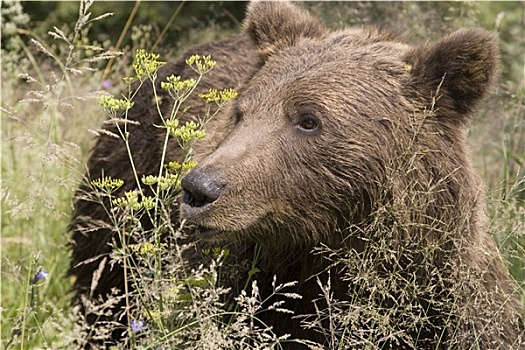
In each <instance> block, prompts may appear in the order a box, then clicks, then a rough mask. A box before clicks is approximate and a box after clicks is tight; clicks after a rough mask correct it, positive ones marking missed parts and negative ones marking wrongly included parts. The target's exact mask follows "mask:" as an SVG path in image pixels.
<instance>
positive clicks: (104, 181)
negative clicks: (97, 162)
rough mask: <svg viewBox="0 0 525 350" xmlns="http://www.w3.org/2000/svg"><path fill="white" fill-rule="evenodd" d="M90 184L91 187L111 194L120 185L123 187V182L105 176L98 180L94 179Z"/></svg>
mask: <svg viewBox="0 0 525 350" xmlns="http://www.w3.org/2000/svg"><path fill="white" fill-rule="evenodd" d="M91 184H92V185H93V186H96V187H98V188H99V189H101V190H103V191H106V192H107V193H113V192H115V191H116V190H118V189H119V188H120V187H122V185H124V181H123V180H121V179H113V178H111V176H106V177H103V178H100V179H96V180H93V181H91Z"/></svg>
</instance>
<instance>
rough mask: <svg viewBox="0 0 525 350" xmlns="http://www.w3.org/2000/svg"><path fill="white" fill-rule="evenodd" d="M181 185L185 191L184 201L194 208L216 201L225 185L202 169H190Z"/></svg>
mask: <svg viewBox="0 0 525 350" xmlns="http://www.w3.org/2000/svg"><path fill="white" fill-rule="evenodd" d="M181 186H182V190H183V191H184V196H183V199H182V200H183V202H184V203H185V204H187V205H189V206H191V207H194V208H199V207H203V206H205V205H207V204H210V203H213V202H215V201H216V200H217V198H219V196H220V194H221V192H222V189H223V187H224V186H223V185H221V184H220V183H218V182H217V181H216V180H214V179H213V178H212V177H210V176H209V175H207V174H205V173H203V172H200V171H190V172H189V173H188V174H187V175H186V176H184V178H183V179H182V182H181Z"/></svg>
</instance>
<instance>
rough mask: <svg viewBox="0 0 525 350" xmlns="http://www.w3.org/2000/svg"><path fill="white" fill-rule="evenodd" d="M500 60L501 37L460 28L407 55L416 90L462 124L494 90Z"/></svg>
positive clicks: (439, 113) (480, 30)
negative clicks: (492, 89) (499, 46)
mask: <svg viewBox="0 0 525 350" xmlns="http://www.w3.org/2000/svg"><path fill="white" fill-rule="evenodd" d="M498 61H499V55H498V41H497V38H496V37H495V35H493V34H492V33H490V32H489V31H486V30H484V29H460V30H458V31H456V32H454V33H452V34H450V35H448V36H446V37H444V38H442V39H440V40H438V41H437V42H435V43H431V44H426V45H422V46H419V47H416V48H414V49H412V50H411V51H410V52H409V53H408V54H407V55H406V56H405V62H406V64H407V70H409V71H410V73H411V82H412V87H411V89H415V90H412V91H417V94H418V95H419V96H420V97H421V98H422V99H423V100H425V101H427V102H425V103H426V104H427V106H428V105H432V106H433V108H434V109H436V108H437V109H438V110H441V112H439V111H438V115H439V116H440V117H445V116H446V117H447V118H449V119H453V120H455V121H456V122H460V123H463V122H465V121H466V120H467V117H468V115H469V114H470V112H471V111H472V110H473V108H474V107H475V106H476V104H477V103H478V102H479V101H480V100H481V99H482V98H483V97H484V96H485V95H486V94H487V93H488V92H489V91H490V89H491V88H492V85H493V83H494V82H495V80H496V76H497V71H498ZM443 110H444V111H443ZM454 112H455V113H454Z"/></svg>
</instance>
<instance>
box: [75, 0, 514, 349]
mask: <svg viewBox="0 0 525 350" xmlns="http://www.w3.org/2000/svg"><path fill="white" fill-rule="evenodd" d="M245 28H246V31H247V33H248V34H249V36H250V37H251V39H252V40H253V42H255V43H256V45H257V49H256V48H255V47H254V46H252V45H253V44H251V43H250V42H248V41H246V40H245V39H243V38H244V37H235V38H232V39H227V40H226V41H222V42H217V43H213V44H210V45H208V46H202V47H199V48H198V49H197V52H203V53H210V54H212V55H213V57H214V58H215V59H217V61H218V63H217V66H218V68H217V70H216V71H213V72H214V73H213V74H212V75H210V76H208V78H207V79H208V80H207V81H208V82H210V83H213V85H214V86H234V87H237V88H239V91H240V95H239V98H238V99H237V100H236V101H235V103H234V105H233V106H232V108H231V109H230V110H228V111H225V112H224V113H222V114H221V115H219V116H218V118H216V119H215V120H214V121H213V122H212V123H211V124H209V125H208V127H207V130H208V132H209V134H210V136H211V137H210V138H209V139H207V141H206V143H205V144H204V145H203V146H201V147H200V148H198V149H196V155H195V159H196V160H197V161H199V165H198V166H197V168H195V169H194V170H193V171H192V172H191V173H190V174H189V175H188V176H187V177H186V178H185V179H184V180H183V188H184V189H185V192H186V198H185V203H184V204H182V205H181V215H182V217H183V218H185V219H187V220H188V222H189V223H192V224H194V225H196V227H197V231H196V232H195V234H194V236H193V237H194V238H196V240H197V242H196V247H197V248H198V247H200V246H203V245H204V246H209V245H214V244H218V245H221V246H228V247H229V248H230V249H231V250H232V253H233V254H232V255H236V256H237V257H239V258H244V259H248V260H249V261H251V259H252V255H253V251H254V249H255V248H254V247H255V245H258V246H259V247H261V252H262V256H261V259H260V261H259V269H260V270H261V272H260V273H258V274H257V275H256V276H255V277H256V278H257V280H258V285H259V287H260V289H261V294H262V295H263V297H264V295H268V294H269V293H270V292H271V280H272V278H273V276H274V275H277V278H278V280H280V281H294V280H296V281H299V284H298V286H297V287H296V288H295V290H294V291H295V292H297V293H299V294H301V295H303V298H302V299H301V300H294V301H291V302H289V303H288V304H287V307H288V308H290V309H291V310H293V311H294V312H295V313H296V314H303V315H305V314H306V315H307V314H314V313H315V307H314V305H313V303H312V301H313V300H314V299H317V297H318V295H319V289H318V287H317V282H316V279H315V278H311V276H313V275H317V276H318V277H319V278H320V279H321V281H323V282H326V279H327V274H328V273H330V276H331V284H332V292H333V293H334V296H335V297H336V298H337V299H339V300H341V301H346V302H350V301H352V302H353V303H354V304H350V306H348V315H353V313H354V312H358V311H356V310H358V309H359V307H360V306H363V307H365V308H366V307H371V308H374V307H375V306H377V305H380V306H381V307H378V308H377V310H375V311H374V310H373V311H374V312H377V314H379V315H383V316H385V314H388V315H390V317H393V319H392V324H393V326H392V327H393V331H392V334H394V333H395V335H394V336H392V337H390V338H384V339H381V340H377V339H376V340H375V343H374V346H377V347H379V348H396V349H408V348H414V347H415V348H417V349H422V348H429V349H430V348H432V349H435V348H438V345H439V348H440V349H449V348H453V349H470V348H471V347H472V346H474V344H478V345H479V347H480V348H482V349H520V348H522V347H523V344H524V343H523V341H524V340H523V338H522V337H523V323H522V320H521V317H522V306H521V305H520V304H519V302H518V300H517V298H516V295H517V294H516V293H517V291H516V288H515V286H514V285H513V283H512V281H511V280H510V278H509V276H508V273H507V272H506V271H505V268H504V265H503V263H502V262H501V259H500V257H499V255H498V252H497V249H496V248H495V246H494V243H493V241H492V240H491V238H490V237H489V236H488V234H487V233H486V227H485V226H486V223H485V221H486V219H485V214H484V212H483V205H484V204H483V203H484V200H483V195H482V192H483V191H482V184H481V181H480V180H479V178H478V177H477V175H476V174H475V171H474V169H473V167H472V166H471V164H470V161H469V159H468V152H467V150H466V144H465V139H464V133H465V126H466V125H467V123H468V120H469V118H470V116H471V113H472V111H473V110H474V108H475V106H476V104H477V103H478V102H479V101H480V100H481V99H482V98H483V97H484V96H486V95H487V94H488V92H489V90H490V89H491V86H492V84H493V83H494V81H495V79H496V75H497V64H498V53H497V41H496V39H495V38H494V36H493V35H492V34H490V33H488V32H487V31H485V30H481V29H462V30H458V31H456V32H454V33H452V34H450V35H448V36H446V37H444V38H442V39H440V40H438V41H437V42H434V43H428V44H424V45H418V46H412V45H409V44H406V43H403V42H401V41H399V40H397V39H394V38H392V37H391V36H390V35H387V34H383V33H379V32H378V31H376V30H360V29H352V30H345V31H338V32H328V31H327V30H326V29H324V27H323V26H322V25H321V24H319V23H318V22H317V21H316V20H315V19H314V18H312V17H311V16H309V15H308V14H306V13H304V12H303V11H301V10H299V9H298V8H297V7H295V6H293V5H291V4H288V3H281V2H255V3H252V4H251V5H250V6H249V9H248V13H247V16H246V21H245ZM256 51H257V52H256ZM231 62H235V64H231ZM172 70H177V72H182V73H177V74H182V75H184V74H187V71H186V70H185V68H183V67H182V66H181V64H180V63H178V64H176V65H174V66H170V67H168V68H165V69H163V71H162V75H168V74H171V71H172ZM202 88H207V86H203V87H202ZM139 98H140V100H138V101H136V105H137V106H136V107H134V108H133V109H132V113H133V114H132V118H135V119H137V120H139V121H140V122H141V126H138V127H135V128H134V130H132V131H131V134H132V135H136V134H135V133H138V136H137V138H136V140H140V141H136V143H132V145H133V146H134V147H133V148H134V152H136V153H134V154H136V155H137V156H136V157H135V158H136V159H137V160H139V161H140V162H141V163H140V164H139V174H149V173H151V172H152V169H155V168H156V164H158V161H159V154H160V138H159V137H158V135H157V132H158V131H157V129H155V128H154V127H152V126H151V125H152V124H153V123H155V118H156V117H155V115H156V114H155V112H154V110H152V105H151V102H150V101H149V100H148V98H149V92H148V91H145V92H144V93H143V94H141V96H140V97H139ZM192 103H193V105H194V106H196V111H197V112H198V111H199V110H201V109H199V108H203V106H202V105H199V103H198V102H197V101H191V102H190V104H192ZM312 121H313V122H314V123H316V125H317V128H316V129H314V130H304V126H306V127H308V126H312V124H311V122H312ZM116 142H117V141H116V140H113V139H111V138H109V137H105V136H102V137H100V138H99V140H98V143H97V145H96V146H95V149H94V152H93V155H92V157H91V159H90V163H89V164H88V167H89V170H90V175H91V177H98V176H99V175H100V172H101V171H104V174H105V175H111V176H114V177H120V178H123V177H124V178H126V177H127V178H126V179H128V180H130V181H128V183H129V184H132V183H133V181H132V180H131V178H130V176H131V175H130V174H131V172H130V171H129V165H128V161H127V155H126V153H125V152H124V150H123V149H122V146H121V145H117V144H116ZM170 149H171V154H170V155H169V157H170V159H176V158H177V156H178V155H179V153H178V152H179V151H178V150H177V148H176V147H175V146H173V147H171V148H170ZM210 185H211V187H210ZM209 188H213V189H214V190H213V193H209V192H207V191H209ZM84 190H85V188H84ZM197 196H199V198H200V199H202V201H204V202H203V203H199V204H198V205H196V204H195V203H196V201H195V198H196V197H197ZM206 196H208V197H206ZM211 197H213V198H211ZM215 197H216V198H215ZM200 199H199V200H200ZM74 216H75V220H74V221H73V225H74V227H77V226H76V225H78V224H80V225H81V226H82V225H83V223H84V222H85V219H84V217H83V216H90V217H91V218H92V219H96V220H102V221H107V219H106V218H105V214H104V213H103V211H102V210H101V209H100V207H98V206H96V205H94V204H93V203H88V202H85V201H78V202H77V204H76V211H75V215H74ZM207 233H209V235H207ZM98 237H100V238H98ZM114 239H115V235H113V234H112V233H111V231H110V230H109V229H98V230H97V231H96V232H89V233H87V234H84V233H82V230H81V229H79V228H76V231H75V233H74V236H73V240H74V248H73V262H72V270H71V271H72V274H74V275H76V276H77V281H76V284H75V286H74V287H75V290H76V291H77V298H80V296H81V295H85V294H87V290H88V289H89V285H90V279H91V276H92V273H93V271H94V270H95V269H96V267H97V265H98V262H99V261H100V259H97V260H95V261H94V262H92V263H89V264H84V265H78V264H79V263H80V262H82V261H83V260H85V259H90V258H92V257H96V256H98V255H99V254H107V253H109V252H110V251H111V247H109V246H108V245H107V242H111V241H112V240H114ZM383 243H384V244H383ZM117 244H118V243H117ZM320 246H325V247H329V248H330V249H331V250H332V252H333V254H335V255H338V254H340V255H342V256H343V257H344V258H343V259H342V260H341V261H339V263H338V264H337V265H336V266H335V267H330V266H331V261H330V260H329V259H327V258H326V255H322V254H312V253H311V252H312V250H313V249H314V248H316V247H320ZM335 255H332V258H334V259H335ZM188 256H190V255H188ZM191 256H192V258H190V259H193V260H196V259H198V258H196V257H195V256H197V255H191ZM336 260H337V259H336ZM194 262H195V261H194ZM356 266H360V268H361V269H362V270H360V271H363V268H365V269H364V271H366V272H367V273H369V274H371V275H374V276H378V279H377V282H374V283H378V284H377V285H372V284H373V283H372V282H370V281H372V280H363V276H362V274H360V273H359V271H357V270H358V268H357V267H356ZM121 274H122V270H121V269H119V268H114V269H113V271H109V269H106V270H105V272H104V273H103V276H102V280H101V282H100V283H99V284H100V287H99V288H97V290H96V293H95V296H99V295H104V294H105V293H107V292H108V291H109V288H110V287H114V286H118V287H120V288H122V285H123V282H122V279H121V278H119V277H118V276H120V275H121ZM392 274H395V275H396V276H398V277H396V279H395V283H393V284H392V285H391V286H390V287H389V288H390V291H391V293H387V295H378V294H377V292H376V291H375V287H377V286H379V285H380V283H381V282H382V281H390V280H389V279H388V278H387V277H388V276H391V275H392ZM245 280H246V276H238V280H236V281H232V282H231V283H230V286H231V287H233V288H234V293H235V292H239V290H238V288H237V286H238V285H243V282H244V281H245ZM367 283H371V286H368V285H367ZM411 288H412V289H411ZM407 291H410V292H411V293H413V295H416V296H415V297H413V298H412V299H409V301H407V299H406V295H405V294H404V293H408V292H407ZM355 295H359V296H360V298H361V299H360V300H357V301H356V300H354V298H352V296H355ZM319 305H322V303H319ZM406 310H409V311H406ZM390 311H391V312H390ZM359 312H360V311H359ZM358 314H359V313H358ZM359 315H361V316H362V317H364V315H365V314H359ZM262 321H264V322H266V323H267V324H270V325H272V326H273V327H274V330H275V331H276V332H277V333H278V334H284V333H291V334H292V336H293V337H299V338H306V339H312V340H316V341H319V342H320V343H323V342H325V341H326V339H325V336H323V335H322V334H319V333H317V332H315V331H312V330H307V329H304V328H303V327H301V325H300V321H299V320H298V319H297V318H290V316H289V315H286V314H279V313H265V314H263V316H262ZM352 322H354V321H352ZM359 322H361V323H359ZM359 322H357V321H355V323H354V324H355V325H361V326H362V327H365V328H366V327H368V328H369V330H370V331H371V333H370V334H373V331H375V328H374V327H377V326H376V325H374V324H370V323H367V322H363V321H359ZM396 322H397V323H396ZM350 324H352V323H351V322H350ZM396 324H399V327H397V328H396V326H395V325H396ZM363 329H364V328H363ZM363 329H354V328H349V329H348V331H347V332H350V336H348V337H347V338H348V339H350V340H355V341H356V344H357V343H358V342H359V341H363V342H365V343H366V341H372V340H370V339H371V338H370V339H367V336H361V335H359V334H362V333H359V332H361V331H363ZM396 332H397V333H396ZM365 334H368V333H366V332H365ZM298 347H299V346H298V345H297V348H298ZM355 347H356V348H360V347H359V346H357V345H356V346H355ZM291 348H296V346H294V345H291Z"/></svg>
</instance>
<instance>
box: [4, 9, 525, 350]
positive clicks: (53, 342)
mask: <svg viewBox="0 0 525 350" xmlns="http://www.w3.org/2000/svg"><path fill="white" fill-rule="evenodd" d="M73 4H74V5H75V6H74V9H75V11H71V10H70V8H71V7H72V6H73ZM137 4H138V3H130V5H129V6H130V7H132V5H133V6H136V11H138V12H139V13H140V12H141V11H142V12H144V13H145V14H144V18H147V16H152V17H154V18H157V19H158V20H159V21H160V23H156V24H155V25H154V26H151V25H148V24H147V23H140V22H139V21H137V20H136V19H134V17H132V15H129V17H127V18H123V20H122V21H121V22H117V23H115V24H113V28H115V29H114V30H115V32H111V33H108V32H104V31H105V30H107V29H105V27H103V24H104V23H105V21H109V20H111V18H112V16H110V15H109V14H107V12H118V11H119V8H120V6H121V5H119V6H118V7H117V6H116V5H114V4H112V3H109V2H108V3H106V2H101V4H96V3H95V4H93V2H92V1H81V2H74V3H73V2H68V3H67V5H62V6H63V7H60V6H59V7H57V8H55V10H56V11H58V10H59V9H62V10H63V11H65V12H64V13H66V14H67V15H63V16H61V17H58V18H60V19H61V20H63V22H60V23H58V22H53V21H52V20H48V21H46V20H43V21H41V22H34V21H32V18H31V14H28V13H27V12H26V11H25V10H24V7H23V6H24V5H23V4H21V3H20V2H16V1H4V2H2V9H1V11H2V13H1V14H2V23H1V26H2V27H1V32H2V39H1V40H2V52H1V65H2V77H1V104H0V108H1V109H0V111H1V114H2V118H1V129H2V133H1V142H2V148H1V162H2V167H1V189H0V200H1V241H0V242H1V248H0V249H1V290H0V291H1V300H0V302H1V306H0V312H1V322H0V325H1V336H0V347H1V348H2V349H38V348H45V349H47V348H53V349H55V348H57V349H58V348H64V349H69V348H71V346H72V344H75V341H76V338H77V337H78V334H79V333H78V332H81V331H83V330H79V329H78V326H77V325H76V324H75V322H74V316H73V312H72V308H71V306H70V305H69V300H70V298H71V292H70V288H71V284H72V281H71V280H70V278H69V277H68V276H67V273H66V272H67V270H68V268H69V251H68V240H69V237H70V233H69V232H68V223H69V218H70V215H71V210H72V202H73V196H74V193H75V190H76V189H77V188H78V186H79V183H80V181H81V179H82V176H83V174H84V173H85V171H86V167H85V164H86V161H87V159H88V157H89V153H90V148H91V147H92V146H93V144H94V139H95V137H96V135H97V133H98V132H99V129H100V126H101V124H102V122H103V121H104V120H106V118H107V115H106V112H105V111H104V108H103V107H102V106H101V105H100V104H99V96H100V94H101V93H102V94H104V93H106V94H107V93H110V94H113V95H114V96H119V94H120V92H121V91H125V89H126V83H125V82H124V81H123V79H122V78H123V77H128V76H132V75H133V74H135V73H134V72H133V62H134V57H135V54H136V52H137V50H139V49H145V50H147V51H154V52H156V53H158V54H159V55H160V60H162V61H169V60H172V59H175V58H178V57H179V56H178V55H180V52H182V51H184V50H185V49H187V48H188V47H189V46H190V45H192V44H196V43H199V42H205V41H209V40H214V39H217V38H219V37H222V36H226V35H229V34H230V33H232V32H236V31H239V30H240V29H239V23H238V22H236V21H233V22H234V24H232V25H224V24H223V22H220V21H219V22H217V21H216V20H214V19H213V18H212V19H209V18H205V19H202V20H200V19H199V21H198V24H195V23H193V24H192V23H190V24H187V26H189V27H191V25H194V27H195V28H194V29H191V28H190V29H188V30H186V31H185V32H184V33H185V36H183V37H176V38H171V37H170V36H169V35H170V31H168V30H167V29H168V28H169V26H176V24H177V21H182V20H183V19H182V15H180V13H179V12H177V11H179V10H178V7H177V6H176V5H175V4H173V6H172V9H171V10H172V13H171V14H170V17H169V18H166V17H162V16H159V14H158V12H157V13H156V12H155V7H154V6H152V7H151V8H149V9H146V7H149V5H148V4H142V5H141V6H137ZM210 4H211V3H210ZM35 6H37V5H35V4H33V6H32V7H33V8H34V7H35ZM97 6H100V7H97ZM112 6H114V7H113V8H112ZM209 6H213V11H216V12H217V13H222V12H221V11H223V10H224V9H222V8H221V4H220V3H218V4H215V3H213V4H211V5H209ZM239 6H241V5H239ZM304 6H305V7H306V8H308V9H309V10H310V11H312V12H313V13H315V14H317V15H318V16H320V17H321V18H323V19H324V20H325V23H327V25H328V26H329V27H331V28H342V27H345V26H361V25H377V26H380V27H382V28H385V29H388V30H391V31H393V32H394V33H396V34H398V35H399V36H400V37H402V38H405V39H406V40H410V41H416V42H417V41H420V42H422V41H426V40H430V39H435V38H438V37H440V36H441V35H443V34H445V33H449V32H452V31H453V30H454V29H456V28H460V27H484V28H487V29H489V30H492V31H494V32H495V33H497V34H498V36H499V38H500V49H501V73H500V81H499V84H498V86H497V87H496V88H495V90H494V91H493V94H492V96H491V97H490V98H488V99H487V100H486V101H485V102H484V103H483V105H482V106H481V108H479V110H478V111H477V113H476V118H474V120H473V121H472V125H471V128H470V132H469V134H468V140H469V146H470V151H471V156H472V159H473V162H474V165H475V167H476V168H477V170H478V171H479V173H480V175H481V177H482V178H483V179H484V181H485V184H486V187H487V191H486V196H487V208H486V210H487V213H488V214H489V217H490V230H491V234H492V235H493V237H494V240H495V242H496V243H497V245H498V247H499V250H500V253H501V255H502V256H503V257H504V258H505V259H506V260H507V261H508V269H509V271H510V273H511V275H512V276H513V277H514V279H515V280H516V283H518V284H519V286H520V287H521V288H522V290H523V298H522V300H523V301H524V302H525V75H524V74H525V73H524V67H525V62H524V56H523V53H524V52H525V34H524V33H525V23H524V19H525V13H524V11H525V9H524V8H525V7H524V5H523V2H454V3H452V2H421V3H419V2H402V3H401V2H399V3H398V2H393V3H382V2H369V3H360V2H322V3H321V2H319V3H317V2H308V3H305V4H304ZM66 8H68V9H69V10H68V11H66V10H65V9H66ZM133 8H134V9H135V7H133ZM162 10H165V9H164V8H162V9H159V10H158V11H159V12H160V11H162ZM35 16H36V14H35ZM133 16H135V15H133ZM195 16H197V15H196V14H195ZM221 18H222V17H221ZM54 19H56V18H54ZM235 23H237V24H235ZM232 26H233V27H232ZM116 28H118V29H116ZM164 29H166V31H164ZM93 33H95V34H93ZM164 33H166V34H164ZM161 34H162V35H161ZM171 34H172V35H173V33H171ZM159 37H161V39H163V40H159ZM218 88H222V87H218ZM218 260H220V257H219V258H218ZM206 327H213V326H212V325H210V324H208V323H206ZM207 329H208V330H210V329H211V328H207ZM215 332H219V333H220V332H221V330H220V329H216V330H215ZM225 334H226V335H225V336H224V337H225V339H226V338H228V337H229V336H231V337H233V338H235V337H238V336H239V334H240V333H234V332H233V331H231V329H230V333H227V332H226V333H225ZM251 336H253V337H254V338H256V335H253V334H251ZM262 343H263V342H261V344H262ZM137 344H139V343H137ZM140 344H141V346H143V348H147V346H146V345H144V343H140ZM159 344H162V341H159ZM221 344H227V342H225V343H217V345H216V347H217V348H228V347H227V346H226V345H221ZM201 346H203V345H201ZM130 348H132V346H131V345H130ZM137 348H138V345H137ZM159 348H161V346H160V345H159ZM203 348H204V347H203Z"/></svg>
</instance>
